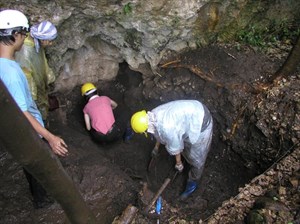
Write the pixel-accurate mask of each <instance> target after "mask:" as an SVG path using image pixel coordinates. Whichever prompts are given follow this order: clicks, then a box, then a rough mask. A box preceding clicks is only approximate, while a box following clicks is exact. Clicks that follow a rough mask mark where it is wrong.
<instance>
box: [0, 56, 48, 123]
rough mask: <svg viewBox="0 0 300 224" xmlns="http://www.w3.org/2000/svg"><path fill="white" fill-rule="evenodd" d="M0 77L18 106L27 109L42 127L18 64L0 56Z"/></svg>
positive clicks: (40, 117)
mask: <svg viewBox="0 0 300 224" xmlns="http://www.w3.org/2000/svg"><path fill="white" fill-rule="evenodd" d="M0 79H1V80H2V82H3V83H4V85H5V86H6V88H7V90H8V91H9V93H10V94H11V96H12V97H13V98H14V100H15V101H16V103H17V105H18V106H19V108H20V109H21V110H22V111H23V112H24V111H28V112H29V113H30V114H31V115H32V116H33V117H35V118H36V119H37V120H38V122H39V123H40V124H41V125H42V126H43V127H44V122H43V119H42V115H41V113H40V111H39V110H38V109H37V106H36V104H35V102H34V100H33V99H32V96H31V93H30V91H29V87H28V82H27V79H26V76H25V74H24V73H23V71H22V69H21V67H20V65H19V64H18V63H17V62H15V61H13V60H9V59H6V58H0Z"/></svg>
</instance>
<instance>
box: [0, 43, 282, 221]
mask: <svg viewBox="0 0 300 224" xmlns="http://www.w3.org/2000/svg"><path fill="white" fill-rule="evenodd" d="M178 58H179V59H178ZM168 60H169V61H175V60H179V63H172V66H167V67H161V70H160V71H159V72H160V75H159V76H154V77H152V78H149V77H146V80H147V81H145V77H143V76H142V75H141V74H140V73H137V72H134V71H131V70H130V69H129V68H128V67H127V66H126V64H122V65H121V70H120V73H119V75H118V76H117V78H116V80H114V81H110V82H99V83H97V84H96V85H97V86H98V89H99V90H100V94H103V95H107V96H109V97H111V98H112V99H114V100H115V101H116V102H118V104H119V106H118V108H117V110H116V114H120V113H127V114H132V113H134V112H135V111H136V110H140V109H146V110H149V109H152V108H153V107H155V106H157V105H159V104H161V103H163V102H167V101H170V100H176V99H198V100H201V101H202V102H203V103H205V104H206V105H207V106H208V108H209V109H210V111H211V113H212V115H213V118H214V121H215V125H214V134H213V142H212V148H211V151H210V153H209V155H208V158H207V161H206V165H205V170H204V173H203V176H202V178H201V180H200V181H199V188H198V189H197V190H196V191H195V192H194V193H193V195H192V197H191V198H189V199H188V200H187V201H184V202H182V201H179V200H177V199H178V196H179V194H180V193H181V192H182V191H183V190H184V186H185V181H186V178H187V172H188V165H186V169H185V170H184V172H183V173H182V174H179V175H178V176H176V178H175V179H172V181H171V183H170V184H169V185H168V186H167V188H166V189H165V191H164V192H163V193H162V198H163V209H162V214H161V215H160V217H159V218H160V220H161V223H171V222H172V220H175V219H179V218H180V219H184V220H187V221H196V222H197V221H198V220H200V219H202V220H205V219H207V218H208V217H209V216H210V215H212V214H213V213H214V211H215V210H216V209H217V208H218V207H219V206H221V204H222V202H223V201H225V200H228V199H229V198H230V197H232V196H234V195H236V194H237V193H238V189H239V188H240V187H243V186H244V185H245V184H246V183H248V182H249V181H250V180H251V179H252V178H254V177H255V176H257V175H258V174H260V173H261V172H262V171H263V170H264V169H265V168H266V167H268V166H269V163H268V161H267V162H262V163H260V164H258V163H255V159H253V158H252V157H250V158H248V160H247V159H245V157H243V156H241V154H239V151H238V150H237V148H238V147H239V144H240V145H242V146H243V147H247V144H248V143H249V138H246V137H245V135H243V134H241V133H244V132H243V131H240V128H241V127H242V128H244V129H247V128H248V127H246V126H241V127H237V128H236V130H235V133H232V131H233V130H232V124H233V123H234V122H235V119H236V118H237V117H238V115H239V113H240V111H242V110H240V108H241V106H240V105H242V103H243V102H244V101H245V99H247V97H248V93H246V92H245V89H244V88H243V87H244V86H245V85H244V84H245V83H246V86H247V83H248V84H249V83H252V82H254V81H255V80H257V79H260V77H261V76H262V74H264V72H265V71H268V72H270V73H271V72H272V71H275V70H276V69H277V67H278V65H279V64H278V63H276V61H272V60H269V59H267V58H266V57H263V56H262V55H259V54H256V53H254V52H251V51H250V52H249V51H246V52H238V51H234V49H226V48H219V47H212V48H209V49H206V50H202V51H192V52H187V53H185V54H182V55H178V56H176V57H173V58H172V59H168ZM166 62H167V61H166ZM182 65H184V66H182ZM188 65H193V66H197V67H196V68H198V69H199V68H201V69H202V70H201V72H200V73H197V71H198V72H199V70H195V67H191V66H188ZM191 68H192V69H191ZM193 68H194V69H193ZM199 74H200V75H202V76H200V77H199ZM203 74H204V76H203ZM208 74H210V75H208ZM143 80H144V81H143ZM180 80H181V81H180ZM182 80H186V81H182ZM168 83H173V84H174V83H177V84H178V86H181V89H178V88H176V85H175V84H174V85H173V87H170V86H169V85H168ZM191 83H192V84H191ZM165 84H167V86H166V85H165ZM174 86H175V87H174ZM191 86H192V87H191ZM166 87H167V88H166ZM172 88H173V89H172ZM56 96H57V97H58V99H59V101H60V108H59V109H57V110H55V111H53V112H51V113H50V118H49V129H50V130H52V131H53V132H54V133H57V134H59V135H61V136H62V137H63V138H64V139H65V141H66V142H67V144H68V145H69V150H70V156H69V157H68V158H61V162H62V164H63V166H64V167H65V169H66V170H67V172H68V173H69V175H70V176H71V177H72V179H73V180H74V182H75V183H76V184H77V186H78V188H79V190H80V192H81V193H82V195H83V197H84V199H85V200H86V201H87V203H88V205H89V206H90V207H91V209H92V210H93V212H94V214H95V215H96V217H97V219H98V220H99V223H112V222H113V219H114V218H115V217H116V216H118V215H120V214H121V213H122V211H123V210H124V209H125V208H126V207H127V205H129V204H132V205H135V206H136V207H138V208H139V209H140V211H142V208H143V206H145V203H147V202H149V201H147V200H146V198H147V197H148V199H149V198H151V197H153V193H155V192H156V191H157V190H158V189H159V187H160V186H161V185H162V184H163V182H164V180H165V179H166V178H168V177H170V176H172V175H173V170H174V164H175V161H174V158H172V157H171V156H169V155H168V153H167V152H166V151H165V150H164V149H163V146H161V150H160V151H161V152H160V154H159V157H158V159H157V160H156V161H155V163H154V164H153V165H152V168H151V170H149V171H148V170H147V168H148V164H149V162H150V159H151V156H150V155H151V150H152V148H153V146H154V143H155V142H154V140H153V139H152V138H151V137H148V138H145V136H143V135H135V136H134V137H133V139H132V140H131V141H130V143H129V144H127V143H124V142H123V141H122V140H119V141H117V142H115V143H112V144H106V145H101V144H97V143H94V142H93V141H92V140H91V138H90V136H89V135H88V133H87V131H86V130H85V127H84V121H83V114H82V108H83V105H84V101H83V99H82V97H81V95H80V87H79V86H78V87H76V88H75V89H74V90H73V91H71V92H69V93H67V94H61V93H57V94H56ZM239 99H240V100H239ZM246 115H247V114H243V115H242V116H243V118H245V117H246ZM117 116H118V115H117ZM246 119H247V117H246ZM252 131H253V129H252ZM254 132H255V133H254V134H253V135H251V136H256V138H255V139H254V140H255V141H260V143H259V144H263V142H264V141H265V137H264V136H263V135H261V133H260V132H259V131H257V130H255V129H254ZM229 134H235V135H236V136H237V139H236V140H235V141H234V143H232V141H231V139H230V137H232V136H230V135H229ZM252 140H253V139H252ZM243 142H245V143H243ZM257 143H258V142H257ZM251 144H253V143H251ZM246 158H247V157H246ZM0 161H1V170H2V172H1V179H2V180H3V181H2V183H1V185H0V190H1V191H0V192H1V194H0V196H1V199H2V200H1V203H2V206H1V210H0V217H1V218H0V223H8V224H9V223H66V222H67V221H66V218H65V217H64V214H63V211H62V210H61V209H60V207H59V205H58V204H56V203H55V204H53V205H52V206H50V207H48V208H45V209H39V210H35V209H33V207H32V204H31V196H30V194H29V192H28V186H27V182H26V180H25V177H24V175H23V173H22V168H21V167H20V166H19V165H18V164H17V163H16V162H15V161H14V160H13V158H11V157H10V156H9V155H8V154H7V153H6V152H5V151H4V150H3V149H1V160H0ZM146 184H147V187H148V188H147V190H146V191H143V189H145V185H146ZM148 189H149V190H148ZM147 194H148V195H147ZM157 218H158V217H157V216H156V215H155V214H154V213H153V209H152V210H151V211H150V213H147V214H144V213H143V212H140V213H139V214H138V215H137V217H136V220H135V221H136V223H156V220H157Z"/></svg>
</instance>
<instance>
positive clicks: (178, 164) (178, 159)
mask: <svg viewBox="0 0 300 224" xmlns="http://www.w3.org/2000/svg"><path fill="white" fill-rule="evenodd" d="M175 159H176V165H175V169H177V170H178V171H179V172H182V171H183V168H184V167H183V164H182V161H181V154H180V153H178V154H177V155H175Z"/></svg>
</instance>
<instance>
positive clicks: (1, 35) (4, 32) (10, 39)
mask: <svg viewBox="0 0 300 224" xmlns="http://www.w3.org/2000/svg"><path fill="white" fill-rule="evenodd" d="M28 30H29V29H27V28H24V27H15V28H11V29H0V42H2V43H4V44H5V45H12V44H14V42H15V41H16V39H15V37H14V34H16V33H21V34H24V32H28Z"/></svg>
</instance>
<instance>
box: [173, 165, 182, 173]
mask: <svg viewBox="0 0 300 224" xmlns="http://www.w3.org/2000/svg"><path fill="white" fill-rule="evenodd" d="M183 168H184V167H183V164H182V163H176V165H175V169H176V170H178V171H179V173H181V172H182V171H183Z"/></svg>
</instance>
